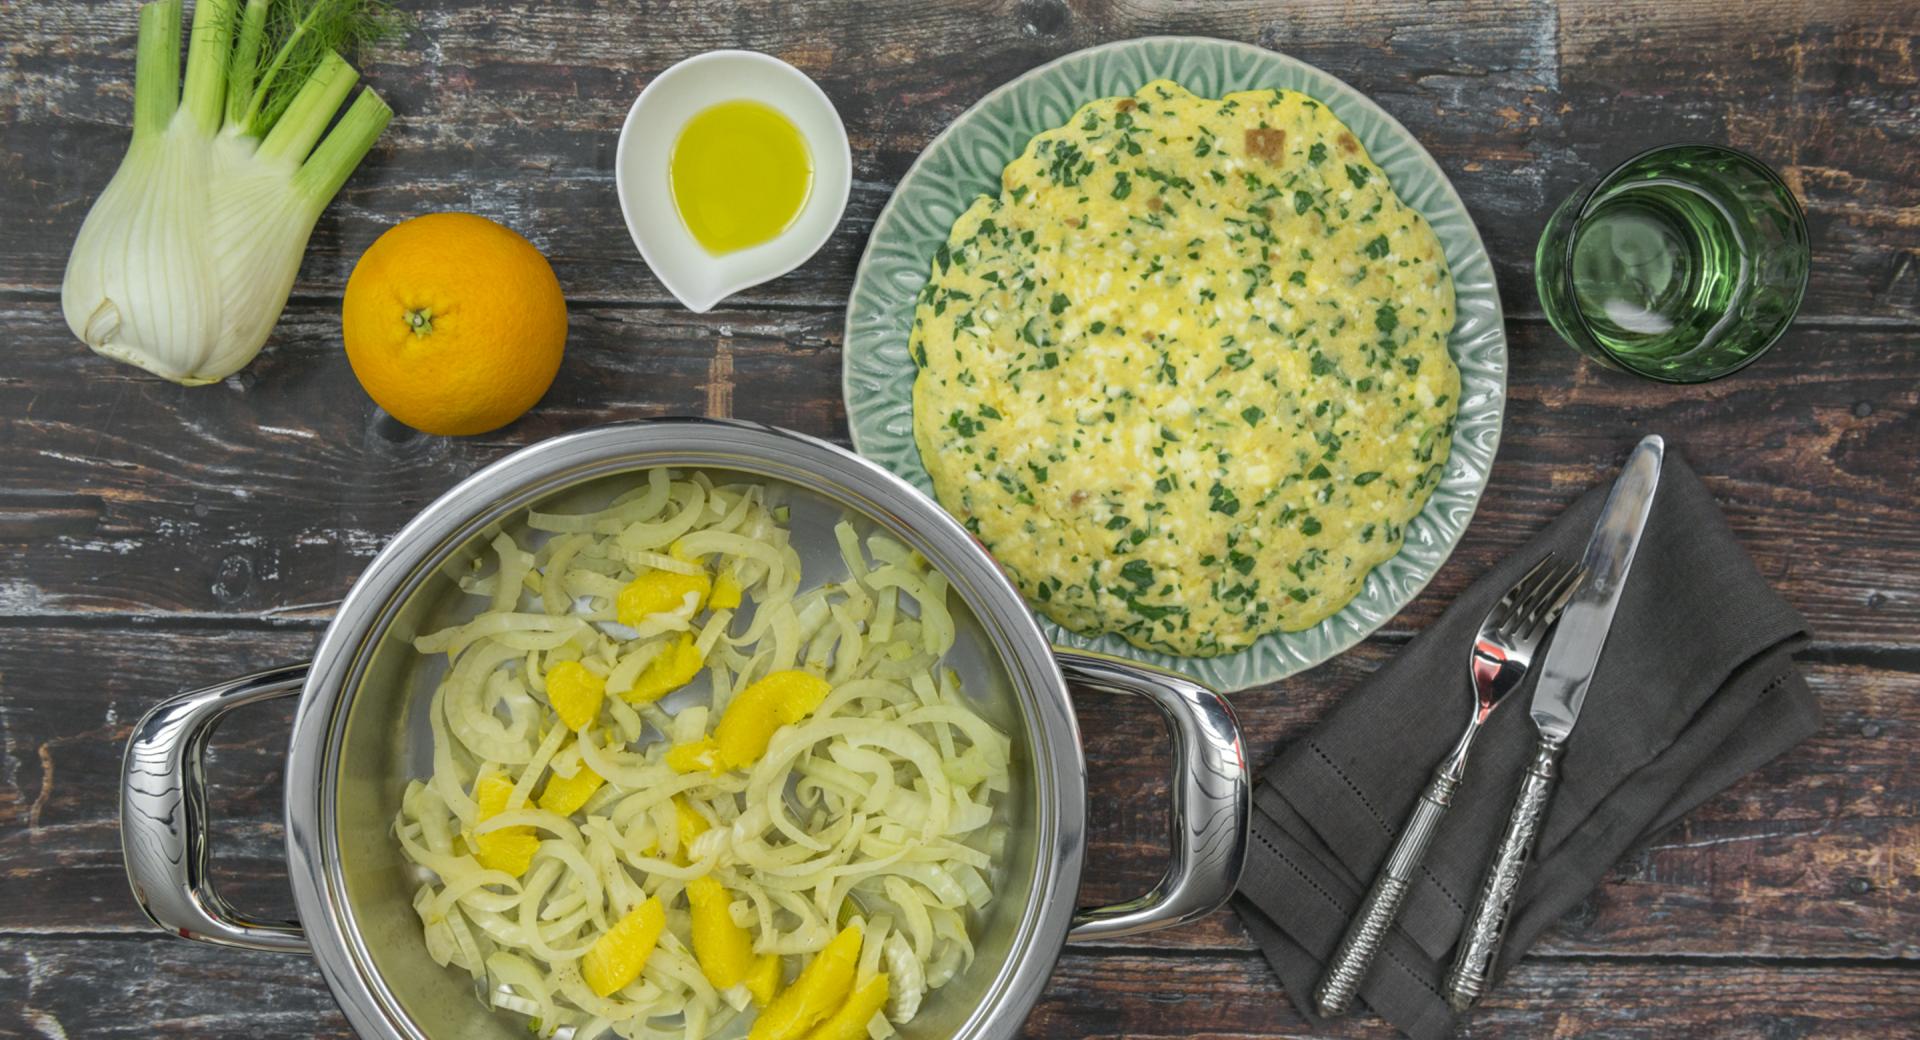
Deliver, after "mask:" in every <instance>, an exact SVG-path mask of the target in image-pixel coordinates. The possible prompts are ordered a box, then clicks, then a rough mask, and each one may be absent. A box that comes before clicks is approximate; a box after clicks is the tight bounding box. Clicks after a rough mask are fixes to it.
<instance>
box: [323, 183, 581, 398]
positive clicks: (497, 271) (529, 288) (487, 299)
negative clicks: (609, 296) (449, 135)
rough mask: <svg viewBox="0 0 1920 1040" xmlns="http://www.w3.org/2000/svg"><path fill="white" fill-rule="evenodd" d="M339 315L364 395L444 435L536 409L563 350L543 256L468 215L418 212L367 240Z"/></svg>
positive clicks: (556, 284) (554, 288)
mask: <svg viewBox="0 0 1920 1040" xmlns="http://www.w3.org/2000/svg"><path fill="white" fill-rule="evenodd" d="M340 322H341V334H342V338H343V339H345V341H346V345H347V361H348V363H349V364H351V365H352V366H353V374H354V377H355V378H357V379H359V380H360V385H361V386H362V387H364V388H365V389H366V391H367V396H369V397H371V398H373V400H374V403H375V404H378V405H379V406H380V407H382V408H384V409H386V410H387V412H388V414H390V415H392V416H393V417H394V418H396V419H398V420H400V421H401V422H403V423H406V424H407V425H408V426H411V427H413V428H415V429H417V430H424V431H426V432H427V433H437V434H444V435H449V436H455V435H464V434H474V433H485V432H487V431H488V430H494V429H498V428H500V427H502V426H505V425H506V424H508V423H510V422H512V421H513V420H515V419H517V418H519V417H520V415H521V413H523V412H525V411H526V410H527V409H529V408H532V407H533V405H534V403H535V402H537V401H539V400H540V397H541V395H543V394H545V393H546V392H547V387H549V386H551V385H553V377H554V374H555V373H556V372H558V371H559V370H560V356H561V354H562V353H564V352H565V350H566V345H567V301H566V299H565V298H564V297H563V296H562V295H561V293H560V281H559V279H557V278H555V277H554V276H553V268H552V267H551V266H549V265H548V264H547V258H546V257H544V256H541V255H540V251H539V250H538V249H535V248H534V247H533V244H532V243H531V242H528V241H527V240H526V239H524V238H521V237H520V236H519V235H517V234H515V233H514V232H513V231H511V230H510V229H508V228H505V227H502V226H501V225H499V224H496V223H494V222H493V221H491V220H488V219H487V218H485V217H481V216H475V215H474V214H472V213H431V214H428V215H426V216H423V217H415V218H413V219H412V220H408V221H405V222H402V223H400V224H396V225H394V226H393V227H391V228H388V229H387V231H386V233H385V234H383V235H381V236H380V237H379V238H377V239H374V242H373V245H370V246H368V247H367V251H366V252H365V253H362V254H361V255H360V262H359V263H357V264H355V265H354V267H353V275H352V276H351V277H349V278H348V279H347V293H346V298H345V299H344V300H342V301H341V304H340Z"/></svg>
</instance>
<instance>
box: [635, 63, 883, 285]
mask: <svg viewBox="0 0 1920 1040" xmlns="http://www.w3.org/2000/svg"><path fill="white" fill-rule="evenodd" d="M741 100H745V101H758V102H760V103H761V104H764V105H768V106H771V107H772V108H774V109H775V110H776V111H778V112H779V113H780V114H781V115H784V116H786V117H787V119H789V120H791V121H792V123H793V125H794V126H795V127H796V128H797V129H798V130H799V131H800V135H801V136H802V137H803V138H805V139H806V142H807V148H808V150H809V151H811V152H812V153H813V190H812V191H811V192H810V193H809V194H808V195H807V202H806V205H805V206H803V207H801V210H800V214H799V216H796V217H795V218H794V219H793V223H791V224H790V225H788V226H787V229H786V230H785V231H783V232H781V233H780V234H779V235H777V236H775V237H774V238H773V239H772V240H771V241H768V242H763V243H761V244H760V245H757V246H752V247H750V248H747V249H741V250H738V251H736V252H732V253H728V254H726V255H724V256H714V255H713V254H712V253H709V252H707V251H706V249H704V248H702V247H701V245H700V243H699V242H697V241H695V240H694V237H693V233H692V232H691V231H688V230H687V225H686V223H685V222H684V221H682V220H681V219H680V214H679V212H678V211H676V210H675V209H674V205H673V191H672V186H671V180H670V174H669V171H668V162H669V159H670V158H671V157H672V154H673V142H674V139H675V138H676V137H678V136H679V134H680V129H681V127H684V126H685V125H686V124H687V120H689V119H691V118H693V116H694V115H696V114H698V113H699V112H701V111H702V110H704V109H706V108H709V107H711V106H713V105H717V104H719V103H721V102H723V101H741ZM613 165H614V184H615V186H616V187H617V189H618V191H619V194H620V212H621V213H622V214H624V215H625V217H626V220H627V231H628V233H629V234H631V235H633V244H634V245H637V246H639V247H640V255H641V256H642V257H644V258H645V259H646V261H647V266H648V267H650V268H652V269H653V274H654V277H656V278H658V279H660V284H662V285H664V286H666V287H667V291H668V292H671V293H673V295H674V296H675V297H677V298H678V299H679V300H680V302H681V303H683V304H685V305H686V306H687V309H688V310H691V311H693V312H694V313H696V314H699V313H704V312H705V311H708V310H711V309H712V308H713V306H714V305H715V304H717V303H719V302H720V301H721V300H724V299H726V298H727V297H728V296H731V295H733V294H734V293H737V292H739V291H740V290H742V289H746V288H749V287H751V286H755V285H759V284H760V283H761V282H765V281H770V280H772V279H775V278H778V277H780V276H781V275H783V274H786V273H787V272H788V271H791V270H793V269H794V268H796V267H799V266H800V265H801V264H803V263H805V262H806V260H807V258H808V257H810V256H812V255H813V254H814V253H816V252H819V250H820V247H821V246H823V245H825V244H826V242H827V239H828V238H829V237H831V236H832V235H833V229H834V228H835V227H838V226H839V224H840V214H841V212H842V211H844V210H845V209H846V207H847V191H848V189H849V188H850V187H851V186H852V182H853V154H852V151H851V150H850V149H849V148H848V146H847V128H846V127H845V126H844V125H842V124H841V122H840V113H839V112H838V111H836V110H835V109H834V107H833V102H832V101H830V100H828V99H827V95H826V94H825V93H824V92H822V91H821V89H820V87H819V86H818V85H816V84H815V83H814V82H813V80H810V79H808V78H807V76H806V74H805V73H803V72H801V71H800V70H799V69H796V68H794V67H793V66H791V65H789V64H787V63H786V62H784V61H781V60H780V59H779V58H775V57H773V56H771V55H767V54H761V53H759V52H757V51H731V50H729V51H708V52H707V53H705V54H699V55H695V56H694V57H691V58H688V59H687V60H685V61H683V62H680V63H679V64H677V65H675V66H673V67H672V68H670V69H668V70H667V71H665V72H662V73H661V74H660V75H658V76H656V77H654V80H653V82H652V83H649V84H647V88H646V89H645V90H642V91H641V92H640V96H639V97H638V98H636V99H635V100H634V102H633V107H632V108H631V109H629V110H628V111H627V121H626V123H625V124H624V125H623V126H621V128H620V148H619V151H618V152H617V153H616V154H615V157H614V163H613Z"/></svg>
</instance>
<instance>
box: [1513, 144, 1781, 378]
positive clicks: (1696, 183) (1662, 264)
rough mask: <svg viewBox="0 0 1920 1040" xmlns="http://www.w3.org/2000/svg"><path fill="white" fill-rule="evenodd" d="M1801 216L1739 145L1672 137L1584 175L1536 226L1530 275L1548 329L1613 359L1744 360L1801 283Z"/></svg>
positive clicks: (1689, 367) (1771, 334) (1675, 371)
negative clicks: (1593, 175)
mask: <svg viewBox="0 0 1920 1040" xmlns="http://www.w3.org/2000/svg"><path fill="white" fill-rule="evenodd" d="M1810 259H1811V257H1810V253H1809V250H1808V247H1807V222H1806V216H1805V215H1804V214H1803V213H1802V212H1801V209H1800V203H1799V201H1798V200H1796V199H1795V198H1794V197H1793V192H1792V190H1790V189H1789V188H1788V187H1787V185H1786V183H1785V182H1783V181H1782V180H1781V179H1780V177H1779V175H1778V174H1776V173H1774V172H1773V171H1772V170H1771V169H1769V168H1768V167H1767V166H1766V164H1764V163H1762V162H1760V161H1759V160H1758V159H1755V158H1754V157H1753V156H1750V155H1748V154H1746V153H1745V152H1739V151H1735V150H1733V149H1731V148H1721V147H1717V146H1713V145H1697V144H1683V145H1668V146H1664V147H1660V148H1655V149H1653V150H1651V151H1647V152H1642V153H1640V154H1639V155H1636V156H1634V157H1633V158H1631V159H1628V160H1627V161H1626V162H1624V163H1622V164H1620V165H1619V166H1617V167H1615V168H1614V169H1613V170H1611V171H1610V172H1608V173H1606V174H1604V175H1602V176H1601V177H1599V178H1597V179H1595V180H1593V181H1591V182H1589V183H1587V184H1585V185H1583V186H1582V187H1581V188H1580V189H1579V190H1578V191H1576V192H1574V193H1573V195H1572V196H1571V197H1570V198H1568V199H1567V200H1566V201H1565V202H1563V203H1561V204H1560V208H1559V209H1557V210H1555V211H1554V214H1553V216H1552V217H1551V218H1549V219H1548V221H1547V227H1546V230H1545V231H1543V232H1541V234H1540V246H1539V249H1538V250H1537V251H1536V252H1535V255H1534V279H1535V282H1536V284H1537V287H1538V289H1539V292H1540V303H1541V306H1542V307H1543V308H1544V309H1545V310H1546V313H1547V320H1548V321H1550V322H1552V323H1553V327H1554V330H1555V331H1557V332H1559V333H1560V335H1561V337H1562V338H1563V339H1565V340H1566V341H1567V342H1568V343H1570V344H1572V345H1573V346H1574V347H1575V348H1576V349H1578V350H1579V351H1580V352H1581V353H1583V354H1585V355H1587V356H1588V357H1590V358H1593V359H1594V360H1595V361H1597V362H1599V363H1601V364H1603V365H1606V366H1608V367H1610V368H1615V369H1620V370H1623V371H1627V372H1632V373H1635V374H1637V375H1642V376H1645V377H1647V378H1649V379H1657V380H1661V381H1662V382H1668V383H1701V382H1705V381H1707V380H1709V379H1718V378H1719V377H1721V376H1724V375H1727V374H1729V373H1731V372H1735V371H1738V370H1739V369H1741V368H1743V367H1745V366H1746V365H1748V364H1749V363H1751V362H1752V361H1753V360H1754V359H1755V358H1758V357H1759V356H1760V355H1761V354H1763V353H1765V352H1766V350H1767V348H1768V347H1770V346H1772V345H1773V343H1774V341H1775V340H1777V339H1779V338H1780V334H1781V333H1783V332H1785V331H1786V329H1787V326H1788V325H1790V324H1792V322H1793V316H1794V314H1795V313H1797V312H1798V311H1799V309H1800V300H1801V298H1802V297H1803V296H1804V295H1805V294H1806V288H1807V271H1808V267H1809V263H1810Z"/></svg>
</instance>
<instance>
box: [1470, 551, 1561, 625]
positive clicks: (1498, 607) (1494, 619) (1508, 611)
mask: <svg viewBox="0 0 1920 1040" xmlns="http://www.w3.org/2000/svg"><path fill="white" fill-rule="evenodd" d="M1557 559H1558V558H1557V557H1555V556H1554V554H1553V553H1548V554H1546V555H1545V556H1542V557H1540V562H1539V563H1536V564H1534V565H1533V567H1532V568H1531V569H1530V570H1528V571H1527V573H1525V574H1522V575H1521V576H1520V580H1519V581H1516V582H1514V583H1513V585H1512V586H1511V587H1509V588H1508V589H1507V591H1506V594H1505V595H1503V596H1501V597H1500V602H1498V603H1495V604H1494V605H1493V609H1492V610H1489V611H1487V619H1486V620H1485V621H1484V622H1482V623H1481V625H1480V627H1481V628H1482V629H1491V630H1494V631H1500V630H1502V629H1504V628H1506V626H1507V624H1508V622H1510V621H1511V620H1512V619H1513V617H1514V615H1515V614H1516V613H1517V612H1518V607H1519V604H1520V602H1521V601H1522V600H1523V599H1525V598H1526V597H1527V596H1529V595H1531V594H1532V592H1533V590H1534V588H1535V587H1536V585H1537V583H1538V582H1539V581H1540V579H1541V578H1542V577H1543V576H1544V575H1545V574H1546V573H1547V572H1548V571H1550V570H1551V569H1552V568H1553V567H1554V565H1555V563H1556V561H1557Z"/></svg>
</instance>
